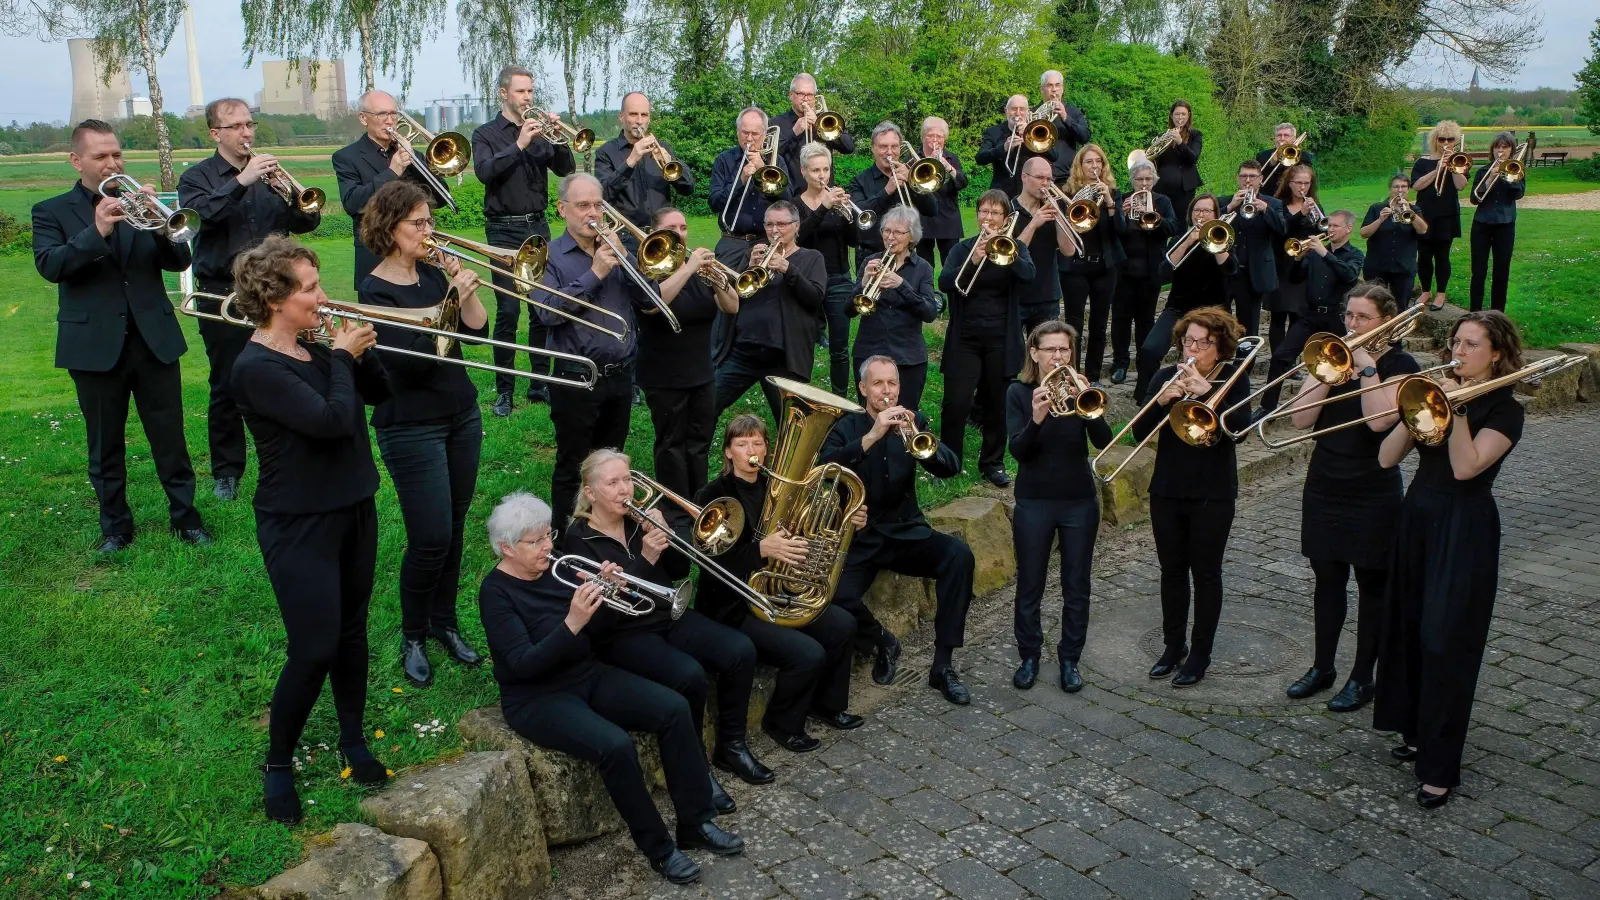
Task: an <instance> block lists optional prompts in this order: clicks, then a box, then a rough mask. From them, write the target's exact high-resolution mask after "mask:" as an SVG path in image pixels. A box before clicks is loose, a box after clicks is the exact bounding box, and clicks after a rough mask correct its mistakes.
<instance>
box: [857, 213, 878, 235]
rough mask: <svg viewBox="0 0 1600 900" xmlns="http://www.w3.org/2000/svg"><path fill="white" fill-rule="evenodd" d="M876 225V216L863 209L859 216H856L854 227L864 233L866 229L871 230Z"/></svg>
mask: <svg viewBox="0 0 1600 900" xmlns="http://www.w3.org/2000/svg"><path fill="white" fill-rule="evenodd" d="M877 223H878V214H877V213H875V212H873V211H872V210H870V209H863V210H862V211H861V213H860V215H857V216H856V227H857V228H859V229H861V230H862V231H866V230H867V229H869V228H871V227H872V226H873V225H876V224H877Z"/></svg>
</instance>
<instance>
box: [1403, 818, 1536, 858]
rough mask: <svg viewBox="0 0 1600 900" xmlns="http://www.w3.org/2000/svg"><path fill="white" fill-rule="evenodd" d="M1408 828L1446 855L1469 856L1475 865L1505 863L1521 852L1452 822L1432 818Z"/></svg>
mask: <svg viewBox="0 0 1600 900" xmlns="http://www.w3.org/2000/svg"><path fill="white" fill-rule="evenodd" d="M1407 832H1408V833H1409V834H1411V835H1412V836H1413V837H1415V838H1416V839H1417V840H1419V841H1421V842H1422V843H1424V844H1427V845H1428V846H1430V847H1432V848H1434V849H1435V850H1438V851H1440V852H1441V853H1444V854H1445V855H1447V856H1454V857H1457V858H1459V859H1470V860H1472V861H1473V862H1474V863H1476V864H1477V865H1480V866H1487V867H1489V868H1494V867H1496V866H1502V865H1505V864H1506V863H1508V862H1510V861H1512V860H1513V859H1516V858H1517V857H1518V856H1521V855H1522V853H1521V851H1519V850H1518V849H1517V848H1515V847H1513V846H1511V845H1510V844H1506V843H1503V842H1501V841H1497V840H1495V839H1494V838H1492V837H1489V836H1488V835H1483V834H1479V833H1477V832H1476V831H1472V830H1470V829H1467V828H1463V827H1461V826H1460V825H1456V824H1454V823H1452V822H1434V823H1430V824H1429V825H1428V827H1423V828H1408V829H1407Z"/></svg>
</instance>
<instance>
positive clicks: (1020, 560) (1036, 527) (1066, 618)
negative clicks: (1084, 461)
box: [1011, 497, 1100, 664]
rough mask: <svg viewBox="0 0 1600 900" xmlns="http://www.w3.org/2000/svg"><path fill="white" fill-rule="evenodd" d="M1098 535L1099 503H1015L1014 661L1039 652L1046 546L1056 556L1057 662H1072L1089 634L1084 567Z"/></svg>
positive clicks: (1047, 563)
mask: <svg viewBox="0 0 1600 900" xmlns="http://www.w3.org/2000/svg"><path fill="white" fill-rule="evenodd" d="M1099 530H1100V504H1099V501H1098V500H1097V499H1096V498H1094V497H1086V498H1084V499H1082V500H1034V499H1018V500H1017V507H1016V510H1015V511H1014V512H1013V513H1012V517H1011V537H1012V541H1013V542H1014V543H1015V545H1016V550H1017V597H1016V619H1015V623H1014V626H1013V628H1014V630H1015V633H1016V636H1017V656H1018V657H1019V658H1021V659H1038V658H1039V654H1040V652H1041V650H1042V649H1043V648H1044V628H1043V625H1042V624H1041V622H1040V615H1039V607H1040V605H1041V603H1042V601H1043V600H1044V582H1045V576H1046V575H1048V574H1049V571H1050V542H1051V541H1052V540H1056V541H1059V546H1060V552H1061V640H1060V641H1058V642H1057V643H1056V659H1058V660H1060V661H1061V662H1070V663H1074V664H1075V663H1077V662H1078V659H1079V658H1080V657H1081V656H1083V643H1084V639H1085V638H1086V637H1087V635H1088V633H1089V564H1090V561H1091V559H1092V558H1093V557H1094V539H1095V534H1096V532H1098V531H1099Z"/></svg>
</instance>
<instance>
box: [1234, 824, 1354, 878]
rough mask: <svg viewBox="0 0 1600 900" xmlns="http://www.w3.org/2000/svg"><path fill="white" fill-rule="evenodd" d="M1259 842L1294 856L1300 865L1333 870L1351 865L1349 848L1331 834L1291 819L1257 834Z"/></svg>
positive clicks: (1269, 826)
mask: <svg viewBox="0 0 1600 900" xmlns="http://www.w3.org/2000/svg"><path fill="white" fill-rule="evenodd" d="M1254 837H1255V838H1256V839H1257V840H1260V841H1262V842H1264V843H1267V844H1271V845H1272V846H1274V847H1276V848H1278V849H1279V850H1281V851H1283V852H1284V853H1285V854H1287V855H1288V856H1291V857H1294V858H1295V861H1296V863H1297V864H1300V865H1306V864H1309V865H1312V866H1315V867H1317V868H1319V869H1323V870H1331V869H1334V868H1337V867H1338V866H1341V865H1343V864H1345V863H1346V862H1349V860H1350V850H1349V848H1347V847H1345V846H1343V845H1340V844H1338V843H1335V842H1334V841H1332V840H1330V839H1329V837H1328V835H1325V834H1322V833H1321V832H1317V831H1312V830H1311V829H1309V828H1307V827H1305V826H1304V825H1301V824H1300V823H1299V822H1293V821H1290V820H1289V819H1279V820H1278V821H1276V822H1273V823H1272V824H1271V825H1268V826H1266V827H1264V828H1262V829H1261V830H1259V831H1257V832H1256V833H1255V835H1254Z"/></svg>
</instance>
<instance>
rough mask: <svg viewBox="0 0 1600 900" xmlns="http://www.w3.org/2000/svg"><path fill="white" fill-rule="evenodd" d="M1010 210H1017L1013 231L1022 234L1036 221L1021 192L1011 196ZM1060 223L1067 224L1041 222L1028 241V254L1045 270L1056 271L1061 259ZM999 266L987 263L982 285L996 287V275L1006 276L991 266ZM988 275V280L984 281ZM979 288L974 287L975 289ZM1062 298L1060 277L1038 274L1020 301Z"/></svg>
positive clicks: (980, 277)
mask: <svg viewBox="0 0 1600 900" xmlns="http://www.w3.org/2000/svg"><path fill="white" fill-rule="evenodd" d="M1011 211H1012V212H1014V213H1016V214H1017V228H1016V230H1015V231H1013V232H1012V234H1014V235H1021V234H1022V233H1023V232H1024V231H1027V230H1028V225H1029V224H1030V223H1032V222H1033V213H1031V212H1028V208H1027V207H1026V206H1023V205H1022V197H1021V196H1020V195H1019V196H1016V197H1013V198H1011ZM1057 221H1058V222H1059V221H1060V220H1059V219H1058V220H1057ZM1060 227H1065V226H1058V225H1057V224H1056V223H1054V222H1052V223H1048V224H1045V225H1040V226H1039V229H1038V230H1037V231H1035V232H1034V233H1033V240H1031V241H1028V255H1030V256H1032V257H1033V264H1034V265H1035V266H1037V267H1039V268H1042V269H1044V270H1045V271H1046V272H1054V271H1056V268H1057V266H1058V265H1059V264H1060V261H1061V245H1060V244H1059V243H1057V241H1056V235H1057V234H1058V232H1057V229H1058V228H1060ZM999 268H1000V267H999V266H996V265H993V264H992V263H991V264H990V265H986V266H984V267H983V271H982V272H981V273H979V274H978V284H979V288H982V289H985V290H986V291H989V292H992V291H994V290H995V289H996V286H997V285H998V284H999V283H1000V282H999V281H997V280H996V279H1003V276H1002V275H1001V274H1000V273H999V272H991V271H989V270H990V269H999ZM986 279H987V284H986V283H985V280H986ZM976 292H977V291H976V290H975V291H974V293H976ZM991 296H992V295H991ZM1060 299H1061V279H1059V278H1035V279H1033V280H1032V281H1030V282H1028V283H1027V284H1025V285H1023V286H1022V287H1021V289H1020V293H1019V295H1018V301H1019V302H1021V303H1024V304H1030V305H1038V304H1041V303H1053V302H1055V301H1057V300H1060Z"/></svg>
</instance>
